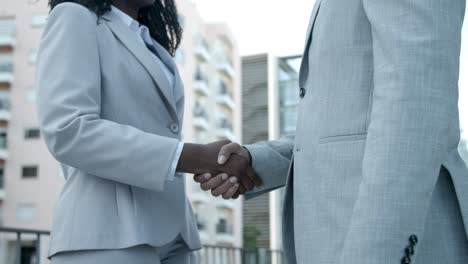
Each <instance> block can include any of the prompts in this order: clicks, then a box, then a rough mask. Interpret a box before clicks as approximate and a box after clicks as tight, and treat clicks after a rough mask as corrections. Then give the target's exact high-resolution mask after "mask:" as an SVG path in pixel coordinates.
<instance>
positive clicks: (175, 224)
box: [36, 0, 252, 264]
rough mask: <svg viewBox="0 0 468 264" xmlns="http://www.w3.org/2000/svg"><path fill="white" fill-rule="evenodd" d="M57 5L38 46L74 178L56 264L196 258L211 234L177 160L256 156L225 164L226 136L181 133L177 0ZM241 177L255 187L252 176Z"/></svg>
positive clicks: (47, 114)
mask: <svg viewBox="0 0 468 264" xmlns="http://www.w3.org/2000/svg"><path fill="white" fill-rule="evenodd" d="M62 2H67V3H62ZM50 5H51V9H52V11H51V13H50V16H49V20H48V23H47V26H46V28H45V31H44V35H43V37H42V40H41V45H40V49H39V57H38V67H37V80H36V85H37V90H38V110H39V120H40V123H41V129H42V132H43V134H44V137H45V141H46V143H47V146H48V148H49V150H50V152H51V153H52V155H53V156H54V157H55V158H56V159H57V160H58V161H59V162H60V164H61V168H62V170H63V173H64V175H65V178H66V183H65V186H64V189H63V192H62V194H61V196H60V199H59V201H58V204H57V208H56V213H55V216H54V221H53V227H52V236H51V242H50V252H49V256H50V257H51V259H52V263H54V264H81V263H83V264H84V263H100V264H101V263H102V264H105V263H112V264H119V263H125V264H127V263H132V264H146V263H167V264H169V263H177V264H179V263H193V262H194V261H195V260H194V257H193V254H192V251H193V250H197V249H199V248H200V247H201V245H200V241H199V237H198V233H197V227H196V221H195V218H194V216H193V213H192V209H191V206H190V203H189V202H188V200H187V198H186V194H185V184H184V179H183V177H182V176H181V175H179V174H178V173H176V171H177V172H193V173H196V172H202V171H217V172H221V171H225V172H227V173H228V174H229V175H242V174H243V170H245V169H246V168H247V167H248V163H247V162H246V161H245V160H243V159H241V158H239V159H238V160H237V161H236V162H234V163H232V164H230V166H229V167H219V166H218V165H217V164H216V158H217V151H219V149H220V148H221V146H222V145H223V144H225V143H226V142H218V143H213V144H209V145H196V144H183V143H181V141H180V138H181V126H182V120H183V112H184V91H183V85H182V82H181V79H180V76H179V74H178V71H177V68H176V65H175V63H174V61H173V59H172V56H173V55H174V53H175V50H176V48H177V46H178V45H179V43H180V40H181V32H182V31H181V28H180V26H179V23H178V20H177V18H178V16H177V10H176V7H175V5H174V2H173V1H172V0H157V1H154V0H113V1H111V0H76V1H63V0H52V1H50ZM194 154H196V155H194ZM197 170H198V171H197ZM226 177H227V175H226ZM233 181H235V179H233ZM242 186H243V187H242V188H245V189H250V188H252V181H249V180H248V179H247V178H245V179H243V180H242ZM237 188H239V184H236V186H235V188H233V189H232V192H234V191H237Z"/></svg>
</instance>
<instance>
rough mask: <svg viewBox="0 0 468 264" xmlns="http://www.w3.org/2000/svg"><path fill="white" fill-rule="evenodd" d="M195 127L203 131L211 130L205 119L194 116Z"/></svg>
mask: <svg viewBox="0 0 468 264" xmlns="http://www.w3.org/2000/svg"><path fill="white" fill-rule="evenodd" d="M193 127H195V128H198V129H201V130H209V129H210V124H208V121H207V120H206V118H204V117H199V116H194V117H193Z"/></svg>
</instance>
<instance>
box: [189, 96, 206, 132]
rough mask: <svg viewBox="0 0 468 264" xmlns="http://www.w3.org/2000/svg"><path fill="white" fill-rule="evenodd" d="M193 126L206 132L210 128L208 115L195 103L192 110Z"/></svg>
mask: <svg viewBox="0 0 468 264" xmlns="http://www.w3.org/2000/svg"><path fill="white" fill-rule="evenodd" d="M193 126H194V127H195V128H198V129H202V130H208V129H209V128H210V124H209V123H208V113H207V112H206V110H205V108H204V107H203V106H202V105H201V104H200V103H199V102H196V103H195V107H194V108H193Z"/></svg>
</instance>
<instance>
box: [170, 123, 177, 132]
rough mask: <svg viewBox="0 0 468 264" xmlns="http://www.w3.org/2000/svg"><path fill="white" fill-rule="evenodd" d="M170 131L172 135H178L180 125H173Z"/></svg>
mask: <svg viewBox="0 0 468 264" xmlns="http://www.w3.org/2000/svg"><path fill="white" fill-rule="evenodd" d="M169 129H170V130H171V131H172V133H174V134H177V133H179V125H177V124H176V123H173V124H171V125H170V126H169Z"/></svg>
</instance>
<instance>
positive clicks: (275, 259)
mask: <svg viewBox="0 0 468 264" xmlns="http://www.w3.org/2000/svg"><path fill="white" fill-rule="evenodd" d="M217 229H218V227H217ZM219 230H220V231H225V230H226V231H228V230H229V227H226V228H224V227H219ZM203 233H204V232H201V234H203ZM0 234H1V235H2V237H5V238H6V242H8V243H0V250H2V249H3V248H2V247H4V246H5V245H8V244H12V245H13V248H14V250H11V251H2V252H5V253H6V254H7V255H6V257H7V259H11V260H12V261H13V262H11V263H13V264H19V263H23V262H22V260H23V261H25V262H24V263H46V259H47V256H46V254H45V253H46V248H47V247H48V245H47V243H46V241H48V240H49V236H50V232H49V231H41V230H27V229H17V228H7V227H0ZM205 235H207V234H205ZM217 235H219V236H220V238H221V239H219V240H223V241H225V242H223V243H226V244H227V243H229V244H233V243H234V237H233V236H232V235H230V234H225V233H219V234H217ZM229 237H232V239H230V238H229ZM25 240H27V241H28V242H29V241H31V242H32V244H33V247H32V248H33V250H32V251H31V250H28V251H24V250H22V249H23V248H22V245H23V244H22V243H23V242H24V241H25ZM227 240H230V241H227ZM231 240H232V241H231ZM2 242H3V241H2ZM195 254H196V255H197V259H198V260H199V262H200V263H203V264H238V263H245V264H254V263H276V264H287V260H286V257H285V256H284V253H283V251H281V250H272V249H267V248H239V247H232V246H220V245H206V244H205V245H203V246H202V249H201V250H199V251H196V252H195Z"/></svg>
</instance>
